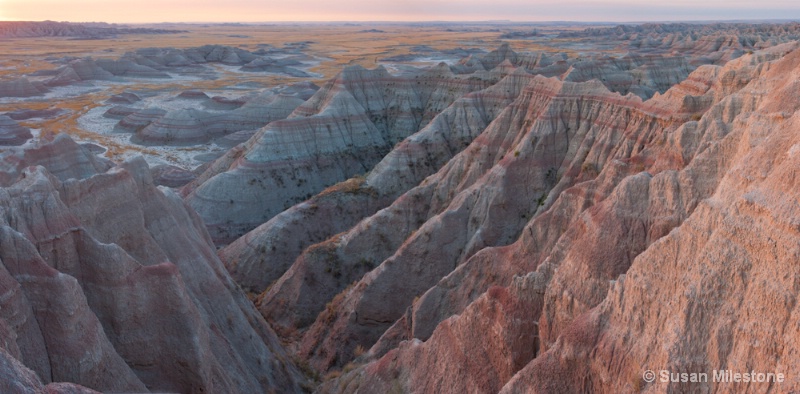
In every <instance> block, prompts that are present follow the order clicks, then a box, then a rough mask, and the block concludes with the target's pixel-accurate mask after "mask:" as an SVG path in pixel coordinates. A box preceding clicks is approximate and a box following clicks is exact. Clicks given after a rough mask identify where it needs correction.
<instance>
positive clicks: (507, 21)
mask: <svg viewBox="0 0 800 394" xmlns="http://www.w3.org/2000/svg"><path fill="white" fill-rule="evenodd" d="M2 22H31V23H38V22H57V23H74V24H89V23H105V24H109V25H159V24H175V25H197V24H204V25H208V24H212V25H230V24H237V25H260V24H298V23H300V24H343V23H348V24H359V23H360V24H368V23H382V24H407V23H417V24H418V23H483V24H492V23H493V24H555V23H558V24H569V23H573V24H592V23H597V24H645V23H705V22H717V23H737V22H800V18H737V19H664V20H620V21H613V20H591V21H580V20H528V21H515V20H510V19H485V20H326V21H316V20H292V21H191V22H189V21H183V22H171V21H160V22H106V21H69V20H52V19H44V20H7V19H0V23H2Z"/></svg>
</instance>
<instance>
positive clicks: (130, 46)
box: [0, 24, 563, 158]
mask: <svg viewBox="0 0 800 394" xmlns="http://www.w3.org/2000/svg"><path fill="white" fill-rule="evenodd" d="M152 27H156V28H162V29H175V30H186V32H185V33H177V34H159V35H144V34H143V35H121V36H118V37H114V38H109V39H97V40H75V39H69V38H63V37H52V38H17V39H5V40H2V41H0V80H3V79H11V78H15V77H19V76H25V75H29V74H31V73H33V72H35V71H38V70H50V69H53V68H55V67H56V66H55V65H54V64H52V63H50V62H48V61H45V60H44V59H45V58H47V57H54V58H60V57H63V56H76V57H84V56H91V57H94V58H102V57H109V58H118V57H120V56H122V55H123V54H124V53H126V52H130V51H133V50H136V49H139V48H147V47H175V48H190V47H196V46H201V45H206V44H218V45H229V46H235V47H240V48H243V49H248V50H256V49H258V48H259V45H262V44H268V45H271V46H274V47H277V48H281V47H283V46H284V45H286V44H289V43H297V42H308V48H307V49H304V50H303V52H304V53H306V54H310V55H313V56H315V57H317V58H319V59H320V62H319V64H318V65H316V66H314V67H313V68H311V69H310V71H312V72H315V73H318V74H320V75H322V77H320V78H316V79H313V82H315V83H317V84H321V83H323V82H325V81H326V80H328V79H330V78H331V77H333V76H335V75H336V74H337V73H338V72H339V71H341V69H342V68H343V67H344V66H347V65H353V64H358V65H361V66H363V67H366V68H374V67H376V66H378V64H379V60H380V59H382V58H386V57H389V56H396V55H405V54H408V53H409V52H410V51H411V48H412V47H414V46H416V45H427V46H429V47H432V48H434V49H437V50H447V49H454V48H458V47H461V48H473V47H481V48H483V49H486V50H491V49H492V48H496V47H497V46H499V45H500V44H501V42H502V41H501V40H500V39H499V36H500V34H501V33H500V32H498V31H497V30H496V29H493V28H490V27H487V26H483V27H480V26H479V27H475V26H471V27H469V28H464V29H458V28H455V29H451V28H453V27H454V26H453V25H446V26H445V25H417V26H414V25H400V24H386V25H378V24H368V25H352V26H350V25H342V24H338V25H332V24H331V25H326V24H272V25H185V24H174V25H173V24H169V25H156V26H152ZM519 29H520V30H531V27H530V26H528V27H520V28H519ZM373 30H379V32H376V31H373ZM506 31H508V30H506ZM506 41H508V40H506ZM510 42H511V45H512V48H513V49H514V50H516V51H551V52H556V51H563V50H562V49H557V48H554V47H549V46H546V45H543V44H541V42H540V41H539V42H535V41H532V40H511V41H510ZM218 72H219V75H218V78H216V79H214V80H197V81H191V82H190V83H187V81H164V82H163V83H153V82H150V81H145V82H143V83H139V84H135V85H130V84H127V85H112V86H111V87H109V88H108V89H106V90H104V91H102V92H94V93H89V94H83V95H79V96H76V97H70V98H63V99H44V98H42V99H36V98H34V99H26V100H24V101H10V102H7V103H0V113H3V112H7V111H14V110H19V109H47V108H53V107H57V108H63V109H67V110H69V112H68V113H66V114H64V115H62V116H59V117H57V118H55V119H47V120H31V121H25V122H22V123H23V124H24V125H25V126H27V127H31V128H36V129H40V130H41V132H42V135H44V136H47V135H52V134H57V133H60V132H67V133H70V134H71V135H74V136H76V137H78V138H80V139H84V140H87V139H88V140H93V141H96V142H98V143H100V144H102V145H104V146H106V147H107V148H108V152H106V156H108V157H111V158H116V157H118V155H120V154H121V153H123V152H125V151H128V152H129V151H131V150H134V151H138V152H141V153H150V154H154V153H155V152H154V151H152V150H151V149H147V148H145V147H138V146H135V145H132V144H131V145H124V146H123V145H120V144H119V143H118V142H116V141H115V140H114V139H113V138H110V137H107V136H103V135H99V134H95V133H92V132H89V131H85V130H82V129H81V128H80V127H79V126H78V118H79V117H80V116H81V115H83V114H85V113H86V112H87V111H89V110H91V109H92V108H95V107H97V106H99V105H103V103H104V101H105V100H106V99H108V98H109V97H110V96H112V95H114V94H118V93H121V92H122V91H124V90H128V89H134V90H157V91H168V90H170V89H172V90H175V91H176V92H179V91H182V90H185V89H189V88H191V89H200V90H206V91H209V90H211V91H213V90H218V89H225V88H226V87H229V86H232V85H235V84H238V83H242V82H248V81H254V82H258V83H260V84H262V85H263V86H276V85H281V84H288V83H293V82H297V81H301V80H303V79H301V78H293V77H289V76H281V75H276V74H261V73H241V72H229V71H226V70H224V69H223V68H219V69H218Z"/></svg>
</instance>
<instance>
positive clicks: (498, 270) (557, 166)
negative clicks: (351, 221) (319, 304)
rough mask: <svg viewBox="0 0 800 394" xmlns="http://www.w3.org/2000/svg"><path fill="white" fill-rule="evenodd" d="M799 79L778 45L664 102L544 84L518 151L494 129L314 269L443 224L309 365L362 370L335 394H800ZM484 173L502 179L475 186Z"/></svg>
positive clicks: (305, 347)
mask: <svg viewBox="0 0 800 394" xmlns="http://www.w3.org/2000/svg"><path fill="white" fill-rule="evenodd" d="M798 70H800V50H798V46H797V44H794V43H792V44H787V45H780V46H776V47H772V48H769V49H766V50H762V51H758V52H755V53H754V54H752V55H744V56H742V57H740V58H738V59H736V60H734V61H731V62H729V63H727V64H726V65H725V66H702V67H700V68H698V69H697V70H696V71H695V72H693V73H692V74H691V75H690V76H689V78H687V79H686V80H685V81H683V82H681V83H680V84H678V85H676V86H675V87H673V88H671V89H670V90H669V91H667V92H666V93H665V94H664V95H656V96H655V97H654V98H653V99H650V100H648V101H644V102H642V101H641V100H639V99H638V98H635V97H631V96H627V97H623V96H619V95H617V94H615V93H612V92H609V91H608V90H607V89H606V88H605V87H604V86H602V85H600V84H599V83H591V82H587V83H578V84H575V83H571V82H566V81H558V80H555V79H545V78H541V77H536V78H535V79H534V80H533V81H532V82H531V83H530V84H528V85H527V87H526V91H525V92H523V93H522V94H521V95H520V96H519V98H518V99H517V100H516V101H515V102H514V104H512V105H511V106H510V107H509V109H508V110H507V112H506V113H507V114H508V116H510V117H512V119H518V120H517V122H519V123H518V124H520V125H526V126H524V127H515V128H512V130H514V131H515V132H517V133H518V134H515V135H510V136H509V135H501V134H499V133H492V132H491V127H489V128H487V131H486V132H484V133H483V134H481V135H480V136H479V137H478V138H476V139H475V141H474V142H473V143H472V145H471V146H470V147H468V148H466V149H465V150H463V151H462V152H461V153H460V154H459V155H457V156H456V157H455V158H454V159H453V160H451V161H450V162H449V163H448V165H447V166H445V167H443V168H442V169H441V170H440V171H439V172H437V173H436V174H435V175H433V176H432V177H430V178H428V179H427V180H426V181H425V182H423V183H421V184H420V185H419V186H418V187H417V188H415V189H412V190H411V191H409V192H407V193H406V194H405V195H404V196H403V197H401V198H399V199H398V200H397V201H395V203H393V204H392V206H391V207H390V208H388V209H386V210H383V211H381V212H379V213H378V214H377V215H375V216H374V217H371V218H368V219H365V221H362V222H361V223H359V225H357V226H355V227H353V229H352V230H350V231H348V232H346V233H344V234H340V235H337V236H336V237H335V238H332V239H331V240H328V241H327V242H326V243H325V244H320V245H316V246H312V247H310V248H309V249H308V250H307V252H306V253H312V251H313V250H316V249H319V248H326V249H323V251H324V252H325V253H328V254H329V255H332V256H334V257H335V256H336V255H337V254H338V255H340V256H341V255H343V253H341V252H340V249H339V248H346V247H347V245H348V244H350V245H352V244H353V243H354V242H357V240H358V237H359V236H360V237H364V236H365V235H366V234H368V233H369V232H374V233H379V232H380V231H381V230H380V227H381V226H378V225H377V223H378V222H377V221H376V220H378V218H379V217H381V216H383V217H386V216H391V215H392V211H394V212H395V213H394V214H393V215H394V216H395V217H397V218H403V217H406V218H408V217H410V218H414V216H413V215H414V214H415V210H412V209H409V208H404V201H403V200H405V199H413V198H415V196H417V195H421V196H422V198H420V199H419V200H418V201H424V202H426V204H425V205H424V206H425V207H426V209H424V210H423V211H425V210H427V211H428V212H427V213H426V214H425V215H424V216H423V224H422V225H420V226H418V228H417V229H416V231H412V232H410V233H409V235H405V234H404V235H400V236H398V238H400V240H399V241H396V243H395V245H398V246H396V247H395V248H392V249H388V251H389V254H388V257H385V256H387V254H385V253H384V254H383V255H382V256H380V257H379V260H380V259H383V261H382V262H381V263H380V265H378V266H377V267H376V268H375V269H372V270H371V271H370V272H369V273H367V274H366V275H364V276H363V278H361V279H359V280H358V281H356V282H355V283H354V284H353V285H352V286H349V287H348V288H347V289H345V290H344V291H343V292H342V293H340V294H339V295H337V296H336V297H334V298H333V300H332V302H330V304H328V306H327V307H326V308H325V309H324V310H323V311H322V312H321V313H319V315H318V316H317V317H316V319H315V321H314V323H313V324H312V325H311V326H310V328H309V329H308V330H306V331H302V330H301V333H300V336H299V341H298V345H299V354H300V355H301V356H303V357H306V358H308V360H309V361H310V362H311V364H312V365H314V366H315V367H317V368H319V369H320V370H327V369H330V368H331V367H333V368H335V369H336V368H341V367H344V366H345V364H347V363H348V362H351V361H353V360H355V362H356V364H351V365H350V366H348V367H347V368H345V372H344V373H343V374H342V375H341V376H339V377H336V378H334V379H332V380H328V381H326V382H324V383H323V385H322V387H321V388H320V391H321V392H354V391H356V390H358V391H365V392H388V391H392V390H395V391H401V392H433V391H435V392H453V393H455V392H464V391H478V392H498V391H499V392H503V393H516V392H587V391H595V392H632V391H639V390H644V389H646V390H648V391H651V392H700V391H705V390H708V391H713V390H715V389H717V390H719V389H721V388H722V386H719V385H715V384H714V383H712V382H709V383H706V384H702V385H696V384H695V385H692V384H688V383H680V382H678V383H661V382H655V383H649V382H646V381H644V380H643V378H642V372H643V371H644V370H645V369H651V370H655V371H660V370H671V371H687V372H704V371H712V370H714V369H719V370H721V369H732V370H735V371H744V370H747V371H750V370H757V371H765V372H783V373H786V374H787V375H786V378H787V381H786V382H784V383H781V384H774V385H773V386H772V387H774V390H776V391H779V392H791V391H793V390H797V389H798V388H800V378H798V377H797V376H790V375H791V373H790V372H789V371H791V370H793V368H796V366H797V365H796V361H795V360H796V357H794V356H792V354H794V353H793V352H796V350H795V348H796V345H795V344H796V343H797V331H796V330H794V329H793V328H792V327H791V325H792V324H793V323H791V322H792V321H793V319H794V318H793V316H794V312H793V311H794V301H793V300H794V299H795V298H796V297H797V296H798V293H797V289H796V287H795V286H794V285H793V279H792V278H793V277H794V276H795V275H796V272H795V270H794V268H793V267H792V266H791V261H793V260H794V259H795V258H796V255H797V245H798V238H800V235H797V231H796V227H797V226H796V223H794V222H795V221H796V220H795V219H793V218H795V217H797V215H798V207H797V206H796V205H797V204H796V200H797V197H798V196H797V192H796V190H795V185H794V181H793V179H794V178H795V176H794V175H793V174H794V173H795V172H796V171H795V168H796V167H797V163H795V159H794V158H795V156H796V155H795V153H796V152H795V151H796V150H797V149H796V146H800V145H798V141H800V140H798V138H797V135H796V133H795V132H794V130H796V127H797V122H798V119H797V116H794V114H796V111H797V109H798V107H800V102H798V101H797V100H796V97H797V96H796V95H797V93H798V92H797V91H796V89H795V84H794V83H793V82H794V81H796V79H797V78H798V77H799V76H800V71H798ZM511 108H515V109H511ZM501 119H503V116H502V115H501V116H500V117H498V118H497V119H496V120H495V122H499V121H501ZM500 137H502V138H503V139H500ZM503 140H510V141H511V142H510V143H508V144H507V145H505V146H504V145H503V144H502V143H498V142H499V141H503ZM492 141H498V142H493V143H492ZM481 152H490V153H491V154H490V155H489V157H496V158H497V159H495V160H494V161H491V162H490V163H488V165H486V164H484V167H483V168H484V169H483V170H482V171H480V172H478V173H477V174H475V175H472V176H471V177H468V176H467V175H468V174H470V167H472V168H476V163H478V162H480V161H482V160H478V158H477V157H480V156H478V155H480V153H481ZM469 156H472V157H469ZM484 160H485V159H484ZM459 162H460V163H463V164H461V165H460V168H459V169H458V170H456V169H455V168H453V166H454V165H456V163H459ZM550 169H553V172H551V176H552V178H550V179H548V171H549V170H550ZM472 171H475V170H474V169H473V170H472ZM465 181H466V182H465ZM426 190H431V191H426ZM445 191H446V193H445V194H443V192H445ZM423 193H428V194H423ZM406 204H407V205H406V206H411V205H414V204H408V203H406ZM419 204H420V203H419V202H418V203H416V205H417V206H419ZM417 211H418V210H417ZM410 215H411V216H410ZM520 219H521V220H520ZM370 221H372V223H370ZM383 223H388V222H383ZM392 228H393V229H396V228H397V227H396V225H395V226H394V227H392ZM454 229H458V230H454ZM397 232H398V231H396V230H395V231H392V234H395V233H397ZM401 232H402V231H401ZM392 234H386V235H384V236H386V237H389V236H391V235H392ZM374 239H377V237H375V238H374ZM358 250H359V251H364V250H366V249H365V248H361V249H358ZM318 253H319V252H318ZM308 261H309V260H308V259H298V261H297V262H296V263H295V266H293V267H292V269H291V270H290V272H291V271H292V270H295V272H294V273H292V275H297V271H298V270H299V271H300V272H302V271H303V270H305V271H308V270H309V269H308V268H306V267H303V266H302V265H301V264H306V265H308ZM328 261H339V262H342V261H347V260H346V259H345V260H342V259H341V258H340V259H339V260H330V259H329V260H328ZM341 267H342V268H341V270H342V271H343V272H345V271H347V270H348V269H351V270H352V269H354V268H349V267H347V266H345V265H342V266H341ZM776 273H778V274H777V275H776ZM319 277H320V275H319V274H315V275H314V276H311V275H309V276H308V278H307V279H306V280H305V282H304V283H305V284H306V285H311V284H312V283H313V284H316V283H319V282H320V280H319ZM312 278H314V280H315V282H310V280H311V279H312ZM289 280H290V278H289V277H288V275H287V276H285V277H284V278H281V279H280V280H279V281H278V283H279V284H280V283H282V282H283V281H289ZM323 283H324V282H323ZM272 293H273V292H272V291H270V292H268V293H267V295H266V297H265V301H266V305H267V312H268V313H275V312H273V309H270V300H271V298H270V297H271V296H273V294H272ZM273 298H274V297H273ZM285 304H286V305H288V306H290V309H293V308H291V305H292V304H291V300H289V301H286V303H285ZM276 306H277V304H276ZM304 306H305V305H304ZM301 308H302V307H301ZM301 308H297V309H294V310H295V311H297V310H301ZM262 310H263V304H262ZM756 311H759V312H756ZM760 311H768V312H767V313H766V314H765V313H763V312H760ZM284 321H288V322H290V323H292V320H291V319H288V320H286V319H285V320H284ZM304 321H305V322H307V321H308V320H302V319H295V320H294V326H293V327H298V326H301V325H302V323H303V322H304ZM297 322H300V323H297ZM754 344H758V345H757V346H754ZM747 387H748V386H746V385H732V386H726V387H725V388H724V389H725V390H728V389H730V390H731V391H734V392H744V391H745V390H747ZM750 387H752V384H751V386H750ZM759 387H760V388H759V389H758V390H762V389H764V390H766V388H767V387H769V385H768V384H767V385H764V386H759Z"/></svg>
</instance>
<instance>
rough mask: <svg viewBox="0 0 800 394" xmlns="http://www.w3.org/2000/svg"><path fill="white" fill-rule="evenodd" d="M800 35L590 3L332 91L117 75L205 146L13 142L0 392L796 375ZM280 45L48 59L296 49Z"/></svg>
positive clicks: (132, 127)
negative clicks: (111, 153) (635, 13)
mask: <svg viewBox="0 0 800 394" xmlns="http://www.w3.org/2000/svg"><path fill="white" fill-rule="evenodd" d="M797 32H798V25H795V24H786V25H757V26H753V25H747V26H745V25H738V24H716V25H642V26H620V27H615V28H610V29H599V30H597V29H587V30H584V31H570V32H563V35H562V37H561V39H560V40H559V41H558V42H559V43H560V44H559V45H563V46H564V48H565V52H564V53H522V52H516V51H514V50H512V46H511V45H501V46H500V47H499V48H497V49H496V50H492V51H482V50H481V51H472V50H463V49H461V50H460V51H463V54H464V55H466V57H465V58H464V59H463V60H461V61H459V62H453V64H450V65H448V64H445V63H442V64H439V65H437V66H433V67H428V68H425V69H414V68H411V67H407V66H405V65H400V66H390V67H386V68H384V67H378V68H375V69H372V70H368V69H364V68H362V67H359V66H351V67H347V68H345V69H344V70H342V71H341V73H340V74H339V75H337V76H336V77H335V78H334V79H332V80H331V81H329V82H328V83H326V84H325V85H324V86H323V87H322V88H317V86H315V85H313V84H310V83H300V84H295V85H290V86H286V87H281V88H269V89H263V87H259V89H262V90H259V91H258V92H252V93H249V94H239V93H233V94H231V93H230V91H228V92H226V93H213V94H212V93H211V91H210V90H209V91H203V90H200V89H188V88H186V89H181V90H179V91H174V92H163V91H161V92H158V93H157V94H160V95H162V96H161V97H166V99H164V101H162V102H160V103H162V104H164V107H163V108H159V106H158V104H159V101H158V100H153V97H154V96H153V95H150V94H149V93H147V92H142V91H140V90H135V91H136V92H137V93H138V92H142V93H143V94H142V95H135V96H134V95H133V94H131V93H122V94H119V95H115V96H113V97H112V100H110V101H108V102H107V105H108V108H109V109H108V110H107V111H106V112H105V114H104V115H103V116H105V117H106V119H100V121H99V122H102V123H100V124H103V125H108V124H113V123H114V121H112V120H109V119H119V122H118V124H117V126H116V127H115V128H114V130H115V131H119V132H126V133H129V135H130V136H131V139H132V140H134V141H137V142H139V143H141V144H145V145H153V146H163V145H192V146H189V147H184V148H181V149H185V150H186V151H187V152H191V153H190V154H189V156H193V157H194V159H195V160H197V161H200V162H205V164H202V165H200V166H199V167H197V168H194V169H189V168H179V167H177V166H172V165H159V166H154V167H152V168H149V167H148V166H147V165H146V164H145V163H144V161H143V160H142V159H130V160H127V161H125V162H123V163H113V162H111V161H109V160H106V159H103V158H101V157H100V156H98V154H100V155H102V154H103V150H102V147H99V146H97V145H91V144H86V143H82V144H78V143H75V142H74V141H73V140H72V139H70V138H69V137H67V136H66V135H58V136H56V137H55V138H54V139H53V140H52V141H51V142H49V143H45V142H44V141H39V142H36V141H32V142H28V143H26V144H24V146H23V147H10V148H5V149H4V150H3V151H2V153H0V186H2V188H0V391H3V392H5V391H11V390H18V389H19V388H22V389H29V390H30V391H34V392H37V391H38V392H92V391H90V390H97V391H102V392H109V391H111V392H114V391H124V392H140V391H141V392H144V391H151V392H273V391H274V392H297V391H301V390H307V389H312V388H313V389H314V390H315V391H316V392H320V393H351V392H368V393H372V392H381V393H382V392H415V393H427V392H437V393H439V392H441V393H463V392H478V393H497V392H500V393H524V392H542V393H550V392H564V393H573V392H607V393H618V392H640V391H647V392H656V393H667V392H794V391H798V390H800V375H796V374H794V373H793V371H796V370H797V369H798V367H800V362H798V357H797V353H798V351H800V349H797V348H798V345H797V344H798V343H800V337H799V336H798V330H797V312H796V310H795V309H797V308H796V304H797V302H796V299H797V297H798V296H800V294H799V292H800V290H798V286H797V284H796V282H797V277H798V276H800V270H798V269H797V267H796V264H794V262H795V261H796V260H797V259H798V256H800V251H798V245H800V242H798V241H800V234H799V233H798V228H800V225H798V223H800V219H798V218H800V207H799V206H798V201H800V193H798V190H800V189H798V182H797V174H796V173H797V171H796V169H797V168H798V166H800V156H798V152H800V136H798V134H797V132H796V131H797V130H798V128H800V118H798V116H800V115H796V114H797V113H798V112H797V110H798V109H800V101H798V97H800V90H799V89H800V88H798V86H800V85H799V84H798V83H797V81H798V80H800V44H798V42H797V41H795V39H797V38H798V37H796V33H797ZM373 33H374V32H373ZM369 34H372V33H369ZM507 37H517V38H523V39H526V40H528V39H529V40H541V39H544V38H543V37H542V36H541V35H539V34H531V35H524V36H514V35H508V36H507ZM307 46H308V43H307V42H300V43H294V44H286V45H285V48H284V50H287V51H293V50H296V49H297V50H300V49H303V48H306V47H307ZM287 48H288V49H287ZM413 51H415V52H419V53H427V54H430V53H433V51H435V50H434V49H432V48H429V47H417V48H414V49H413ZM453 51H457V50H453ZM576 52H580V55H576V54H575V53H576ZM458 53H461V52H458ZM272 54H273V52H272V49H269V50H267V49H263V50H258V51H246V50H242V49H238V48H232V47H221V46H204V47H199V48H190V49H182V50H177V49H171V48H147V49H142V50H138V51H135V52H131V53H129V54H127V55H125V56H123V57H122V58H121V59H117V60H107V59H105V60H104V59H98V60H90V59H65V60H64V61H65V66H64V68H62V69H59V70H58V73H57V74H58V75H55V74H53V75H45V74H40V75H38V76H37V77H36V78H39V79H40V80H48V79H49V80H50V81H59V80H62V81H64V82H65V83H67V84H72V83H75V82H76V81H85V80H83V79H82V78H83V77H81V75H88V76H89V78H90V79H89V80H91V78H99V79H103V78H107V80H108V81H112V83H115V82H116V81H118V80H120V78H123V79H125V78H127V77H131V76H136V74H137V73H139V75H145V74H147V73H151V72H154V74H151V76H157V75H158V73H164V74H166V75H169V74H172V73H178V74H180V73H190V72H192V73H199V74H196V75H202V73H204V72H206V71H207V70H208V68H207V67H208V64H207V63H217V65H214V66H213V67H228V69H230V67H234V68H240V69H241V70H245V69H248V68H249V69H251V71H254V70H262V71H267V72H270V71H271V70H272V71H274V69H271V68H270V67H278V66H282V67H287V68H288V67H295V66H297V65H298V63H302V61H303V60H301V58H300V57H297V58H294V57H281V58H280V59H282V60H280V61H276V60H275V59H270V58H269V56H270V55H272ZM409 56H410V57H409V58H410V59H411V58H413V54H412V55H409ZM140 66H141V67H140ZM142 67H145V68H142ZM149 70H152V71H149ZM204 70H205V71H204ZM287 70H288V69H287ZM388 70H393V71H392V72H391V73H390V72H389V71H388ZM129 72H130V73H129ZM289 72H290V71H286V70H285V71H284V73H289ZM124 73H129V74H125V75H126V76H125V77H122V76H121V75H123V74H124ZM76 76H77V77H76ZM238 89H244V87H239V86H237V87H236V88H232V89H231V90H232V91H238ZM181 91H182V92H183V93H179V92H181ZM215 94H217V95H216V96H215ZM184 104H185V105H184ZM95 112H96V113H97V115H98V116H97V117H98V118H99V115H100V114H101V113H102V112H97V111H95ZM3 122H4V123H6V124H9V125H12V126H13V124H12V123H11V122H13V120H12V119H11V118H6V120H4V121H3V120H2V118H0V123H3ZM26 124H27V123H26ZM109 128H110V127H109ZM11 129H13V130H17V131H19V128H18V127H11ZM5 134H9V135H10V134H13V133H9V132H6V133H5ZM5 134H2V135H5ZM127 137H128V135H120V134H114V135H111V136H110V137H109V138H116V139H124V138H127ZM45 138H47V137H46V136H45ZM200 144H204V145H209V146H210V145H211V144H216V145H217V146H223V147H230V149H228V150H227V151H224V150H222V149H218V148H217V147H214V148H213V149H212V150H202V149H203V148H198V146H200ZM98 148H99V149H98ZM137 148H139V147H137ZM141 149H142V150H143V151H145V150H150V149H152V150H153V151H156V150H158V149H168V148H150V147H148V148H141ZM162 162H163V161H162ZM157 185H159V186H157ZM173 188H180V189H173ZM108 218H113V220H109V219H108ZM215 244H216V245H219V246H220V248H219V249H216V248H215V246H216V245H215ZM245 294H247V295H248V296H249V297H246V296H245ZM253 304H255V305H253ZM273 330H274V331H273ZM648 369H649V370H653V371H673V372H690V373H691V372H706V373H710V372H711V371H713V370H732V371H735V372H750V371H758V372H780V373H784V374H785V377H786V381H785V382H783V383H773V384H771V385H770V384H765V385H761V384H760V383H751V384H750V385H740V384H730V385H725V386H723V385H720V384H718V383H715V382H711V381H709V382H705V383H702V384H688V383H682V382H660V381H656V382H649V381H646V380H644V379H643V375H642V374H643V372H644V371H645V370H648ZM301 371H302V372H301ZM20 390H21V389H20Z"/></svg>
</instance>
